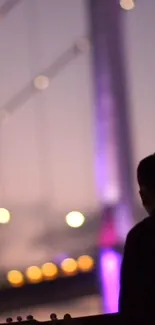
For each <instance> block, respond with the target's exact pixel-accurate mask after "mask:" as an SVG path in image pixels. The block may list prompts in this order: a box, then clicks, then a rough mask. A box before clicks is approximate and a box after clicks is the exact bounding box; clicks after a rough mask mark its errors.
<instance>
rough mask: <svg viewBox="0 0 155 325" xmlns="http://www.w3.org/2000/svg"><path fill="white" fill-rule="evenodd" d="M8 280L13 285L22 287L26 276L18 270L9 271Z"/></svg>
mask: <svg viewBox="0 0 155 325" xmlns="http://www.w3.org/2000/svg"><path fill="white" fill-rule="evenodd" d="M7 280H8V282H9V283H10V284H11V285H12V286H13V287H20V286H22V285H23V284H24V276H23V274H22V273H21V272H20V271H17V270H12V271H9V272H8V274H7Z"/></svg>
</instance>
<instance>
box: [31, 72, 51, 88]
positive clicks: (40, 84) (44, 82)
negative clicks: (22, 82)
mask: <svg viewBox="0 0 155 325" xmlns="http://www.w3.org/2000/svg"><path fill="white" fill-rule="evenodd" d="M34 86H35V88H36V89H38V90H45V89H46V88H48V86H49V78H48V77H46V76H44V75H40V76H38V77H36V78H35V79H34Z"/></svg>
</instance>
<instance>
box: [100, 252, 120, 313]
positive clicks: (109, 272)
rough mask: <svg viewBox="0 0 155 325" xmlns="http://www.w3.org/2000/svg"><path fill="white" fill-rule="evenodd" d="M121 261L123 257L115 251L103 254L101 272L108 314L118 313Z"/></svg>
mask: <svg viewBox="0 0 155 325" xmlns="http://www.w3.org/2000/svg"><path fill="white" fill-rule="evenodd" d="M121 260H122V257H121V255H120V254H119V253H117V252H115V251H114V250H105V251H104V250H103V251H102V252H101V258H100V272H101V281H102V290H103V293H104V308H105V312H106V313H115V312H117V311H118V296H119V278H120V266H121Z"/></svg>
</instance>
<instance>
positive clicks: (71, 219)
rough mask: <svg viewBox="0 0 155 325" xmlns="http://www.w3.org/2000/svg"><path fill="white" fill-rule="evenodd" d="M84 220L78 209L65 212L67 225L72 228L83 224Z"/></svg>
mask: <svg viewBox="0 0 155 325" xmlns="http://www.w3.org/2000/svg"><path fill="white" fill-rule="evenodd" d="M84 221H85V217H84V215H83V214H82V213H80V212H78V211H72V212H70V213H68V214H67V216H66V222H67V224H68V226H70V227H72V228H79V227H81V226H82V225H83V223H84Z"/></svg>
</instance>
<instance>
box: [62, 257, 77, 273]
mask: <svg viewBox="0 0 155 325" xmlns="http://www.w3.org/2000/svg"><path fill="white" fill-rule="evenodd" d="M61 269H62V271H63V273H64V274H66V275H75V274H76V273H77V271H78V265H77V262H76V261H75V260H74V259H73V258H66V259H65V260H63V261H62V263H61Z"/></svg>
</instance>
